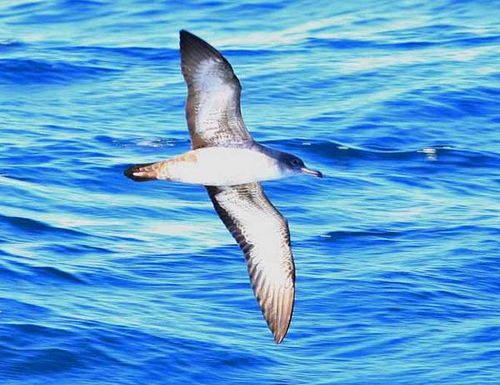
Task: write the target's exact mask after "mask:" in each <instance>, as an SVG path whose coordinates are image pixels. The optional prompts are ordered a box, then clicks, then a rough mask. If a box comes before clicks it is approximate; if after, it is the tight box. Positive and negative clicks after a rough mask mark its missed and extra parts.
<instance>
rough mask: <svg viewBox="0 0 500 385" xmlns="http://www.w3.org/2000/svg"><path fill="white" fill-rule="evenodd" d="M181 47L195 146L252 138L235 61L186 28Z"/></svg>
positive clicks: (187, 110)
mask: <svg viewBox="0 0 500 385" xmlns="http://www.w3.org/2000/svg"><path fill="white" fill-rule="evenodd" d="M180 48H181V67H182V74H183V75H184V80H185V81H186V84H187V87H188V99H187V103H186V119H187V122H188V127H189V133H190V135H191V144H192V147H193V149H196V148H200V147H210V146H230V145H233V144H240V143H245V142H248V141H251V140H252V138H251V136H250V133H249V132H248V130H247V128H246V126H245V123H244V122H243V118H242V116H241V108H240V95H241V86H240V81H239V80H238V78H237V77H236V75H235V74H234V72H233V68H232V67H231V64H229V62H228V61H227V60H226V58H224V56H222V55H221V54H220V52H219V51H217V50H216V49H215V48H214V47H212V46H211V45H210V44H208V43H207V42H205V41H203V40H202V39H200V38H199V37H197V36H195V35H193V34H192V33H190V32H187V31H184V30H182V31H181V32H180Z"/></svg>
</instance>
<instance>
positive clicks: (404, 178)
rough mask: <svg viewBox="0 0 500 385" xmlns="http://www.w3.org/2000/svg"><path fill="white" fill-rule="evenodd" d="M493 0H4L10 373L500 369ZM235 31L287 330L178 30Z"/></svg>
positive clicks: (363, 375)
mask: <svg viewBox="0 0 500 385" xmlns="http://www.w3.org/2000/svg"><path fill="white" fill-rule="evenodd" d="M499 7H500V4H499V2H498V1H486V0H483V1H443V0H438V1H432V2H426V3H424V2H417V1H414V2H413V1H375V0H372V1H368V0H367V1H357V2H342V3H340V2H330V1H297V2H288V1H284V0H283V1H277V2H272V3H266V2H260V1H251V2H247V3H237V2H231V1H228V0H222V1H200V2H196V1H188V2H184V1H182V2H181V1H172V2H170V1H148V2H143V1H139V0H123V1H104V0H99V1H96V0H80V1H70V0H57V1H56V0H52V1H48V0H47V1H25V0H9V1H2V2H1V3H0V100H1V103H0V197H1V202H0V383H1V384H2V385H13V384H16V385H17V384H23V385H34V384H76V385H78V384H110V385H111V384H113V385H115V384H120V385H121V384H177V383H179V384H181V383H182V384H232V383H234V384H248V383H253V384H370V385H371V384H450V385H457V384H464V385H465V384H466V385H471V384H498V383H499V381H500V380H499V378H500V252H499V247H500V241H499V240H500V230H499V229H500V220H499V214H500V203H499V202H500V134H499V132H500V102H499V101H500V17H499V16H498V15H499V13H498V9H499ZM181 28H185V29H188V30H190V31H192V32H193V33H196V34H198V35H200V36H201V37H202V38H204V39H206V40H208V41H209V42H211V43H212V44H213V45H215V46H216V47H218V48H219V49H221V50H222V51H223V52H224V53H225V55H226V57H227V58H228V59H229V60H230V61H231V63H232V64H233V67H234V69H235V71H236V73H237V75H238V76H239V78H240V80H241V82H242V84H243V101H242V103H243V114H244V117H245V120H246V122H247V125H248V126H249V128H250V130H251V132H252V133H253V135H254V137H255V138H256V139H257V140H259V141H261V142H262V143H264V144H266V145H269V146H272V147H275V148H278V149H281V150H286V151H289V152H292V153H294V154H297V155H299V156H301V157H302V158H303V159H305V160H306V163H308V164H309V165H310V166H311V167H313V168H318V169H320V170H322V171H323V172H324V173H325V174H326V175H327V177H326V178H324V179H322V180H320V179H313V178H307V177H299V178H291V179H286V180H282V181H276V182H269V183H265V189H266V192H267V194H268V195H269V197H270V198H271V199H272V201H273V203H274V204H275V205H276V206H277V207H278V208H279V209H280V210H281V212H282V213H283V214H284V215H285V216H286V217H287V218H288V220H289V222H290V228H291V234H292V240H293V248H294V253H295V264H296V268H297V299H296V308H295V313H294V319H293V322H292V326H291V328H290V331H289V334H288V337H287V339H286V340H285V341H284V343H283V344H282V345H279V346H277V345H275V344H274V343H273V340H272V335H271V333H270V332H269V331H268V329H267V327H266V325H265V322H264V321H263V319H262V316H261V313H260V311H259V309H258V306H257V303H256V301H255V299H254V297H253V294H252V291H251V289H250V285H249V282H248V277H247V272H246V267H245V264H244V259H243V256H242V254H241V252H240V250H239V249H238V247H237V246H236V245H235V243H234V242H233V240H232V238H231V236H230V235H229V233H228V232H227V231H226V229H225V228H224V226H223V225H222V223H221V222H220V220H219V218H218V217H217V215H215V213H214V211H213V208H212V206H211V203H210V202H209V199H208V197H207V196H206V193H205V190H204V189H203V188H202V187H199V186H187V185H181V184H168V183H160V182H155V183H143V184H138V183H134V182H132V181H130V180H128V179H126V178H125V177H124V176H123V174H122V172H123V170H124V169H125V168H126V167H127V166H128V165H130V164H132V163H136V162H148V161H156V160H160V159H163V158H167V157H170V156H172V155H175V154H179V153H182V152H184V151H186V150H187V149H188V148H189V137H188V134H187V129H186V123H185V119H184V110H183V108H184V100H185V94H186V90H185V86H184V83H183V79H182V76H181V73H180V68H179V53H178V30H179V29H181Z"/></svg>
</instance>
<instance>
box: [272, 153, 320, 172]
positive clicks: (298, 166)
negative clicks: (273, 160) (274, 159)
mask: <svg viewBox="0 0 500 385" xmlns="http://www.w3.org/2000/svg"><path fill="white" fill-rule="evenodd" d="M280 161H281V165H282V167H283V168H284V169H285V170H286V171H287V172H290V173H292V174H306V175H312V176H316V177H318V178H323V174H322V173H321V172H320V171H318V170H312V169H310V168H307V167H306V165H305V164H304V162H303V161H302V159H300V158H299V157H297V156H295V155H292V154H287V153H286V152H283V153H281V154H280Z"/></svg>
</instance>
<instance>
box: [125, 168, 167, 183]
mask: <svg viewBox="0 0 500 385" xmlns="http://www.w3.org/2000/svg"><path fill="white" fill-rule="evenodd" d="M158 171H159V170H158V163H144V164H136V165H135V166H132V167H129V168H127V169H126V170H125V172H124V174H125V176H127V177H129V178H130V179H132V180H135V181H136V182H147V181H150V180H156V179H158Z"/></svg>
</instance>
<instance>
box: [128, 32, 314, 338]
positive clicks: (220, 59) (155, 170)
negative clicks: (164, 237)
mask: <svg viewBox="0 0 500 385" xmlns="http://www.w3.org/2000/svg"><path fill="white" fill-rule="evenodd" d="M180 50H181V67H182V74H183V75H184V80H185V82H186V84H187V88H188V97H187V103H186V119H187V123H188V127H189V134H190V136H191V145H192V150H190V151H188V152H186V153H185V154H182V155H180V156H177V157H175V158H173V159H169V160H164V161H160V162H156V163H149V164H139V165H136V166H133V167H130V168H129V169H127V170H126V171H125V175H126V176H128V177H129V178H131V179H133V180H135V181H149V180H157V179H160V180H167V181H176V182H184V183H194V184H200V185H204V186H205V187H206V189H207V191H208V195H209V196H210V199H211V200H212V203H213V205H214V207H215V210H216V211H217V213H218V214H219V217H220V218H221V219H222V222H223V223H224V224H225V225H226V227H227V229H228V230H229V232H230V233H231V234H232V235H233V237H234V239H235V240H236V242H238V244H239V246H240V248H241V250H242V251H243V253H244V254H245V259H246V262H247V268H248V274H249V275H250V280H251V284H252V288H253V291H254V294H255V296H256V297H257V301H258V302H259V305H260V308H261V310H262V313H263V315H264V318H265V320H266V322H267V324H268V326H269V329H271V331H272V333H273V335H274V340H275V342H276V343H280V342H281V341H283V339H284V338H285V336H286V333H287V331H288V327H289V326H290V321H291V319H292V312H293V306H294V299H295V266H294V262H293V255H292V250H291V246H290V232H289V229H288V223H287V220H286V219H285V218H284V217H283V216H282V215H281V214H280V212H279V211H278V210H277V209H276V208H275V207H274V206H273V205H272V203H271V202H270V201H269V199H268V198H267V197H266V195H265V194H264V191H263V190H262V186H261V185H260V183H259V182H261V181H264V180H273V179H280V178H284V177H287V176H291V175H296V174H307V175H312V176H317V177H322V174H321V173H320V172H319V171H316V170H311V169H309V168H307V167H306V166H305V165H304V162H303V161H302V160H301V159H299V158H298V157H296V156H294V155H291V154H287V153H285V152H281V151H277V150H273V149H271V148H268V147H265V146H263V145H261V144H259V143H257V142H255V141H254V140H253V139H252V137H251V135H250V133H249V132H248V130H247V128H246V126H245V123H244V122H243V119H242V117H241V110H240V94H241V86H240V82H239V80H238V78H237V77H236V75H235V74H234V72H233V69H232V67H231V65H230V64H229V62H228V61H227V60H226V58H224V56H222V55H221V53H220V52H219V51H217V50H216V49H215V48H214V47H212V46H211V45H209V44H208V43H207V42H205V41H203V40H202V39H200V38H199V37H197V36H195V35H193V34H192V33H190V32H187V31H184V30H182V31H180Z"/></svg>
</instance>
